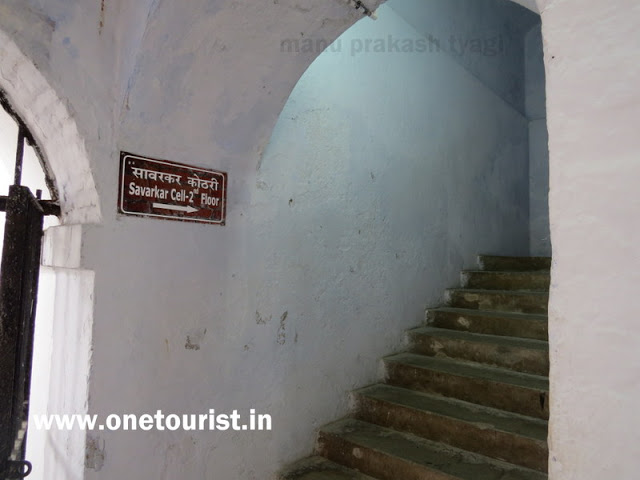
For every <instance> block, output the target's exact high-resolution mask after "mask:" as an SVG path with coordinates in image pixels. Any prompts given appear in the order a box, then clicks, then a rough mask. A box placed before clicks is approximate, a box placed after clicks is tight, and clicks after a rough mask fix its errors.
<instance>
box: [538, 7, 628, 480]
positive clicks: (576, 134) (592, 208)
mask: <svg viewBox="0 0 640 480" xmlns="http://www.w3.org/2000/svg"><path fill="white" fill-rule="evenodd" d="M639 23H640V4H638V2H635V1H633V0H616V1H612V2H607V3H601V2H598V1H591V0H590V1H568V0H565V1H551V0H550V1H548V2H547V6H546V9H544V10H543V14H542V35H543V39H544V45H545V63H546V73H547V118H548V124H549V151H550V198H549V204H550V218H551V242H552V246H553V256H554V262H553V269H552V276H551V278H552V285H551V300H550V312H549V327H550V332H549V335H550V348H551V420H550V463H549V468H550V478H551V479H552V480H577V479H593V480H598V479H602V478H636V477H637V475H638V471H640V415H638V402H639V401H640V382H638V376H639V375H640V356H638V351H639V349H640V340H639V339H640V322H638V314H639V313H640V297H639V296H638V294H637V289H638V285H640V268H639V267H640V242H639V241H638V239H639V238H640V215H639V212H640V188H638V185H639V184H640V136H639V135H638V129H637V125H638V119H639V117H640V90H639V87H638V85H640V65H639V64H638V61H637V58H638V52H639V51H640V36H639V35H638V32H637V26H638V24H639Z"/></svg>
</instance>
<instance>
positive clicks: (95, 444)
mask: <svg viewBox="0 0 640 480" xmlns="http://www.w3.org/2000/svg"><path fill="white" fill-rule="evenodd" d="M104 457H105V443H104V440H102V439H101V438H100V437H98V436H94V435H92V434H91V433H88V434H87V443H86V450H85V457H84V466H85V468H87V469H89V470H95V471H96V472H99V471H100V470H101V469H102V467H103V466H104Z"/></svg>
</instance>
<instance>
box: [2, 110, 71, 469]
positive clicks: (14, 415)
mask: <svg viewBox="0 0 640 480" xmlns="http://www.w3.org/2000/svg"><path fill="white" fill-rule="evenodd" d="M0 100H2V105H3V106H4V107H5V109H7V111H8V112H9V113H10V114H11V115H12V116H14V118H15V119H16V121H17V122H18V125H19V133H18V144H17V149H16V164H15V178H14V185H12V186H11V187H9V195H8V196H7V197H4V196H0V211H4V212H6V222H5V232H4V247H3V251H2V263H1V264H0V479H1V480H6V479H16V478H24V477H26V476H27V475H29V473H31V464H30V463H29V462H28V461H26V459H25V447H26V434H27V423H28V414H29V390H30V385H31V361H32V357H33V334H34V325H35V314H36V299H37V293H38V277H39V272H40V253H41V246H42V233H43V218H44V216H45V215H59V213H60V212H59V208H58V206H57V205H56V204H55V202H52V201H43V200H40V195H41V192H40V191H39V190H38V191H37V192H36V195H35V196H34V195H33V194H32V193H31V191H30V190H29V188H27V187H25V186H21V185H20V183H21V177H22V159H23V154H24V143H25V139H26V140H28V141H29V142H30V144H32V145H33V139H32V137H31V135H30V134H29V132H28V130H27V129H26V126H25V125H24V124H23V123H22V122H21V121H20V119H19V118H17V116H16V115H15V113H14V112H12V111H10V110H9V109H8V108H7V105H6V103H5V102H6V99H5V98H0Z"/></svg>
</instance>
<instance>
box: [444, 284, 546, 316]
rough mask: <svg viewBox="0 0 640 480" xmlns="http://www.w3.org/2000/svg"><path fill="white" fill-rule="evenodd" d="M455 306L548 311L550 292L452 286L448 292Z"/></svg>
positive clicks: (521, 311)
mask: <svg viewBox="0 0 640 480" xmlns="http://www.w3.org/2000/svg"><path fill="white" fill-rule="evenodd" d="M446 298H447V303H448V305H449V306H451V307H454V308H471V309H475V310H488V311H498V312H516V313H543V314H546V313H547V307H548V304H549V294H548V293H546V292H519V291H509V290H472V289H466V288H465V289H462V288H452V289H449V290H447V293H446Z"/></svg>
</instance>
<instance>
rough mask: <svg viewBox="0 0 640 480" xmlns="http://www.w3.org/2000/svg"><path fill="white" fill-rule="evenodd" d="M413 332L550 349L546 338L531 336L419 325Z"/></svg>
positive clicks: (533, 348) (470, 340)
mask: <svg viewBox="0 0 640 480" xmlns="http://www.w3.org/2000/svg"><path fill="white" fill-rule="evenodd" d="M408 333H409V334H410V335H411V334H418V335H429V336H436V337H446V338H451V339H456V340H466V341H469V342H482V343H491V344H494V345H500V346H505V347H521V348H529V349H532V350H542V351H549V342H545V341H544V340H534V339H530V338H521V337H507V336H501V335H487V334H484V333H472V332H465V331H460V330H450V329H448V328H437V327H418V328H414V329H411V330H409V332H408Z"/></svg>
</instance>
